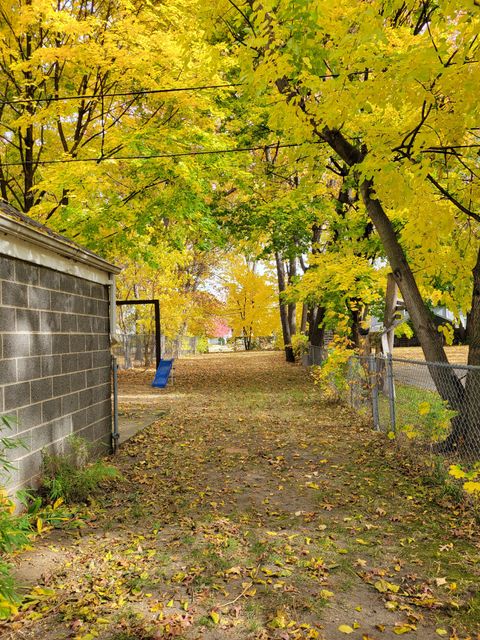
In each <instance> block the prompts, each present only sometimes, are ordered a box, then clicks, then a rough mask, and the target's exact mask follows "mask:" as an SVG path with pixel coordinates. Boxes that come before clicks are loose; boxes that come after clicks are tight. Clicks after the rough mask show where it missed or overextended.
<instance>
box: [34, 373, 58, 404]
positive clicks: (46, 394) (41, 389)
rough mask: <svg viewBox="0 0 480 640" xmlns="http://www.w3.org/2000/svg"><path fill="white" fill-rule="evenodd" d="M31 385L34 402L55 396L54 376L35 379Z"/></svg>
mask: <svg viewBox="0 0 480 640" xmlns="http://www.w3.org/2000/svg"><path fill="white" fill-rule="evenodd" d="M30 387H31V393H32V402H42V401H44V400H49V399H50V398H52V397H53V383H52V378H40V380H33V381H32V382H31V384H30Z"/></svg>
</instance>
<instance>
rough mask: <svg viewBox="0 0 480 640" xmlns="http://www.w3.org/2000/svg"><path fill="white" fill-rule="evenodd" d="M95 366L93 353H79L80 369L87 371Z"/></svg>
mask: <svg viewBox="0 0 480 640" xmlns="http://www.w3.org/2000/svg"><path fill="white" fill-rule="evenodd" d="M92 367H93V357H92V354H91V353H79V354H78V371H86V370H88V369H91V368H92Z"/></svg>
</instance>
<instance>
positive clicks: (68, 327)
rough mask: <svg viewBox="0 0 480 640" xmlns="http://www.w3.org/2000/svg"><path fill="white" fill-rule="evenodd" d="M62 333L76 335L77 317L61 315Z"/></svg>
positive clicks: (70, 314) (67, 314) (71, 314)
mask: <svg viewBox="0 0 480 640" xmlns="http://www.w3.org/2000/svg"><path fill="white" fill-rule="evenodd" d="M61 331H62V333H76V331H77V316H76V315H75V314H74V313H62V328H61Z"/></svg>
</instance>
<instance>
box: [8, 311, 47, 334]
mask: <svg viewBox="0 0 480 640" xmlns="http://www.w3.org/2000/svg"><path fill="white" fill-rule="evenodd" d="M11 311H13V309H11ZM15 315H16V323H17V324H16V327H17V331H25V332H27V333H30V332H32V331H40V313H39V312H38V311H35V310H32V309H17V310H16V314H15Z"/></svg>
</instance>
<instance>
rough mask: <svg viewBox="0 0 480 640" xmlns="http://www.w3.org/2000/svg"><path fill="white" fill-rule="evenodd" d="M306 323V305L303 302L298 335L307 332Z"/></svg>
mask: <svg viewBox="0 0 480 640" xmlns="http://www.w3.org/2000/svg"><path fill="white" fill-rule="evenodd" d="M307 321H308V305H307V304H306V303H305V302H304V303H303V305H302V319H301V321H300V333H302V334H305V333H306V331H307Z"/></svg>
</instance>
